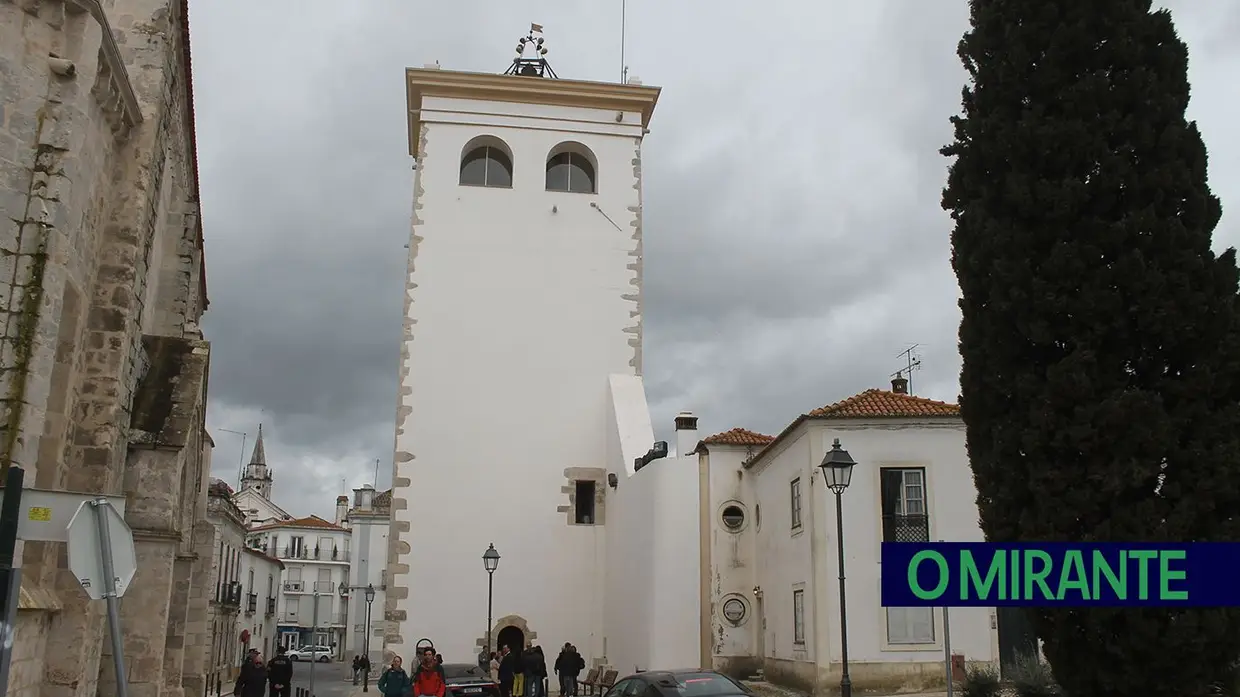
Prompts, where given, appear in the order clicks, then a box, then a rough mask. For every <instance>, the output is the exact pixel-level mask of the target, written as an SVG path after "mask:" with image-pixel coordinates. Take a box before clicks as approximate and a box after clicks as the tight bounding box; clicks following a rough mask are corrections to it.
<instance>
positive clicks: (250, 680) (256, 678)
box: [233, 649, 267, 697]
mask: <svg viewBox="0 0 1240 697" xmlns="http://www.w3.org/2000/svg"><path fill="white" fill-rule="evenodd" d="M233 694H234V695H236V697H266V695H267V666H265V665H263V654H262V653H260V652H259V651H258V650H257V649H253V650H251V652H250V655H249V656H247V657H246V661H245V663H242V664H241V672H240V674H239V675H238V676H237V684H235V685H233Z"/></svg>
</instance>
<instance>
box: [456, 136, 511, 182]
mask: <svg viewBox="0 0 1240 697" xmlns="http://www.w3.org/2000/svg"><path fill="white" fill-rule="evenodd" d="M461 184H463V185H465V186H489V187H497V188H503V189H511V188H512V158H511V157H509V156H508V153H506V152H504V151H503V149H501V148H500V147H498V146H496V145H481V146H479V147H476V148H474V149H473V150H470V151H469V153H468V154H466V155H465V157H463V158H461Z"/></svg>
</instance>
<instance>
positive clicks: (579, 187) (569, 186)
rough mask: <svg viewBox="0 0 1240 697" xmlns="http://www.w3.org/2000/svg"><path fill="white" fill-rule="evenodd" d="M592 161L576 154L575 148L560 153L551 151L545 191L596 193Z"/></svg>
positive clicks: (580, 154) (580, 153)
mask: <svg viewBox="0 0 1240 697" xmlns="http://www.w3.org/2000/svg"><path fill="white" fill-rule="evenodd" d="M559 149H560V148H556V150H559ZM592 160H593V158H591V157H589V156H587V155H586V154H584V153H582V152H578V151H577V149H576V148H574V149H571V150H563V151H561V152H556V151H555V150H553V151H552V155H551V157H550V158H548V159H547V191H568V192H571V193H574V194H593V193H597V191H598V189H597V184H596V182H595V168H594V162H593V161H592Z"/></svg>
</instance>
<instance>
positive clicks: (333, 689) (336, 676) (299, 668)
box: [290, 661, 378, 697]
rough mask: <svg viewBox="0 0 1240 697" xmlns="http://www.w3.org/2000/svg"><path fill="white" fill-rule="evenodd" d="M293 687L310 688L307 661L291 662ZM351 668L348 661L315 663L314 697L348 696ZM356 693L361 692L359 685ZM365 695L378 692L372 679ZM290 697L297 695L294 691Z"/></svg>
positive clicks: (350, 683)
mask: <svg viewBox="0 0 1240 697" xmlns="http://www.w3.org/2000/svg"><path fill="white" fill-rule="evenodd" d="M293 687H294V688H298V687H300V688H304V689H307V690H308V689H310V663H309V662H308V661H295V662H294V663H293ZM354 689H355V688H354V687H353V670H352V668H351V667H350V665H349V664H348V663H344V662H339V661H338V662H334V663H315V664H314V697H349V695H350V694H352V692H353V690H354ZM356 689H357V694H358V695H361V694H362V691H361V690H362V688H361V686H358V687H357V688H356ZM366 695H367V697H370V695H375V696H376V697H377V695H378V693H377V692H376V691H375V688H374V681H373V679H372V681H371V686H370V692H368V693H366ZM290 697H298V695H297V694H296V693H294V694H292V695H290Z"/></svg>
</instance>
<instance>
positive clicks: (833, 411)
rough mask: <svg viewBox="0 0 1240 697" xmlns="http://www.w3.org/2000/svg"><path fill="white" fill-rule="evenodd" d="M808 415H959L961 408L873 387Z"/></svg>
mask: <svg viewBox="0 0 1240 697" xmlns="http://www.w3.org/2000/svg"><path fill="white" fill-rule="evenodd" d="M806 416H809V417H813V418H820V419H916V418H924V417H959V416H960V407H959V406H957V405H955V404H948V403H947V402H939V401H936V400H933V399H926V398H925V397H915V396H913V395H911V394H899V393H896V392H890V391H888V390H879V389H873V390H866V391H865V392H862V393H861V394H859V395H855V396H852V397H849V398H848V399H845V400H843V401H840V402H836V403H835V404H829V405H827V406H825V407H821V408H819V409H815V410H813V411H811V412H810V413H809V414H807V415H806Z"/></svg>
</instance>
